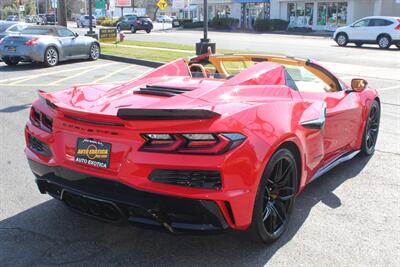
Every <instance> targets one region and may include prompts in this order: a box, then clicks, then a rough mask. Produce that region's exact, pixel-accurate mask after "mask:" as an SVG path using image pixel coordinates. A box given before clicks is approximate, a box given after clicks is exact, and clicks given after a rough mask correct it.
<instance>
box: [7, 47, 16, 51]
mask: <svg viewBox="0 0 400 267" xmlns="http://www.w3.org/2000/svg"><path fill="white" fill-rule="evenodd" d="M7 50H8V51H10V52H15V51H17V48H16V47H15V46H7Z"/></svg>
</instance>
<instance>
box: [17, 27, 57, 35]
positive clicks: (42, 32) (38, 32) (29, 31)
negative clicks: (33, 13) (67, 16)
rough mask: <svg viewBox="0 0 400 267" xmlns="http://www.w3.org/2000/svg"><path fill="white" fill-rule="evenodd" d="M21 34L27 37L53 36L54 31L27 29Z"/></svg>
mask: <svg viewBox="0 0 400 267" xmlns="http://www.w3.org/2000/svg"><path fill="white" fill-rule="evenodd" d="M21 33H22V34H29V35H54V31H53V30H52V29H43V28H29V27H28V28H25V29H23V30H22V32H21Z"/></svg>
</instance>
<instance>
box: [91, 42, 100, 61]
mask: <svg viewBox="0 0 400 267" xmlns="http://www.w3.org/2000/svg"><path fill="white" fill-rule="evenodd" d="M99 56H100V46H99V45H98V44H97V43H93V44H92V45H91V46H90V51H89V59H90V60H97V59H98V58H99Z"/></svg>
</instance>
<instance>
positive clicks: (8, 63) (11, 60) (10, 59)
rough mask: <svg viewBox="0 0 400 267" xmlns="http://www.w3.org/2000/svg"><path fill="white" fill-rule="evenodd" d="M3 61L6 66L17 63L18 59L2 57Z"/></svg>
mask: <svg viewBox="0 0 400 267" xmlns="http://www.w3.org/2000/svg"><path fill="white" fill-rule="evenodd" d="M3 61H4V63H6V64H7V66H16V65H18V63H19V60H17V59H13V58H3Z"/></svg>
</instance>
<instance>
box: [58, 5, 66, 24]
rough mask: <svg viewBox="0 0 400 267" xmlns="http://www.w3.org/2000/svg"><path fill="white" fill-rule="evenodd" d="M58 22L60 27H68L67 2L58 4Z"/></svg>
mask: <svg viewBox="0 0 400 267" xmlns="http://www.w3.org/2000/svg"><path fill="white" fill-rule="evenodd" d="M57 22H58V25H61V26H67V6H66V3H65V0H58V2H57Z"/></svg>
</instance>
